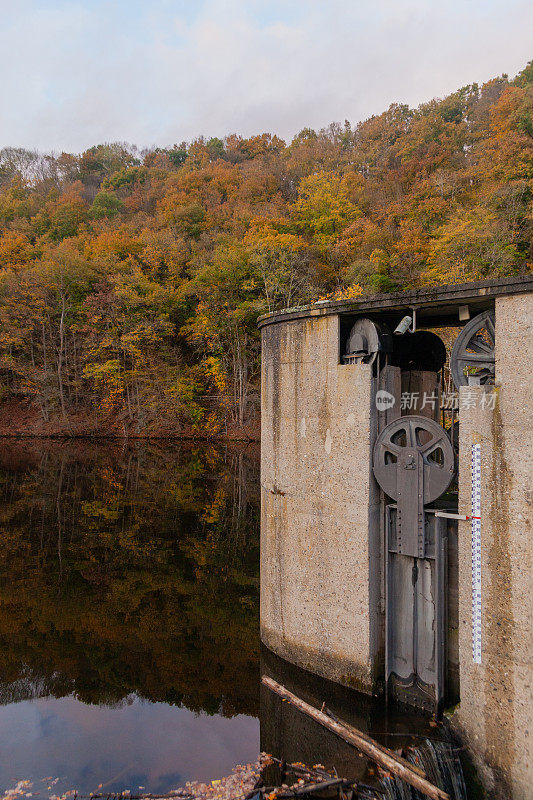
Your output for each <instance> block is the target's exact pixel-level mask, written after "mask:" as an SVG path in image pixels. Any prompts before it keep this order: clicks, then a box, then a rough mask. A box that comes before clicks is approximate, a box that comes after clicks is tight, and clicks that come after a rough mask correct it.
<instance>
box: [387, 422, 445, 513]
mask: <svg viewBox="0 0 533 800" xmlns="http://www.w3.org/2000/svg"><path fill="white" fill-rule="evenodd" d="M419 457H421V458H422V463H423V467H422V469H423V487H424V488H423V499H422V502H423V504H424V505H425V504H426V503H431V502H432V501H433V500H436V499H437V497H440V495H441V494H443V492H445V491H446V489H447V488H448V486H449V485H450V482H451V480H452V478H453V475H454V472H455V458H454V453H453V447H452V445H451V442H450V438H449V436H448V434H447V433H446V431H445V430H444V428H442V427H441V426H440V425H439V424H438V423H437V422H434V421H433V420H432V419H429V418H428V417H418V416H407V417H399V418H398V419H396V420H394V422H391V423H390V425H387V427H386V428H385V429H384V430H383V431H382V432H381V433H380V435H379V436H378V438H377V440H376V443H375V445H374V475H375V478H376V480H377V482H378V483H379V485H380V486H381V488H382V489H383V491H384V492H385V493H386V494H388V495H389V497H392V498H393V500H397V499H398V493H399V490H398V473H399V472H400V471H401V470H402V469H407V470H410V469H414V468H415V461H417V460H418V458H419ZM410 462H412V464H411V463H410ZM418 499H419V498H417V497H416V498H413V502H415V503H416V502H418Z"/></svg>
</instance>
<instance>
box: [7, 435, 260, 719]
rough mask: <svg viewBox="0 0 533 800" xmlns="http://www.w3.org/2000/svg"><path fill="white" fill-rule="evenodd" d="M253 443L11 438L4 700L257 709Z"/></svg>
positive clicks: (225, 710)
mask: <svg viewBox="0 0 533 800" xmlns="http://www.w3.org/2000/svg"><path fill="white" fill-rule="evenodd" d="M258 488H259V487H258V459H257V455H256V453H255V452H254V450H253V449H252V450H250V448H231V449H226V450H223V449H218V448H215V447H211V446H209V445H197V446H186V445H183V444H170V445H168V444H166V443H165V444H164V445H163V444H162V445H156V444H153V443H151V444H149V443H146V442H140V441H138V442H136V443H134V444H131V443H130V444H123V443H119V442H111V443H110V442H105V443H101V444H93V443H87V442H80V441H77V442H54V441H42V442H39V441H36V440H29V439H28V440H4V441H3V443H2V444H1V446H0V498H1V501H2V502H1V505H0V536H1V543H2V548H1V556H0V637H1V641H2V647H1V648H0V681H1V682H0V702H1V703H2V704H6V703H13V702H17V701H20V700H24V699H29V698H35V697H44V696H50V695H52V696H54V697H61V696H64V695H67V694H74V696H75V697H76V698H78V699H79V700H81V701H83V702H84V703H91V704H105V705H115V704H121V703H124V702H128V698H129V697H130V696H131V695H132V694H135V695H137V696H138V697H141V698H145V699H147V700H150V701H163V702H165V703H169V704H179V705H184V706H186V707H187V708H188V709H191V710H193V711H204V712H207V713H210V714H215V713H218V714H222V715H224V716H227V717H229V716H233V715H234V714H242V713H244V714H251V715H254V716H257V714H258V704H259V690H258V685H259V683H258V680H259V627H258V623H259V620H258V613H259V611H258V592H259V578H258V565H259V556H258V546H259V531H258V528H259V521H258V517H259V514H258V506H259V491H258Z"/></svg>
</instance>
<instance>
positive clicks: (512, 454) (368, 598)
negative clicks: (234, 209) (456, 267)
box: [259, 277, 533, 800]
mask: <svg viewBox="0 0 533 800" xmlns="http://www.w3.org/2000/svg"><path fill="white" fill-rule="evenodd" d="M259 326H260V328H261V337H262V376H261V420H262V433H261V638H262V641H263V643H264V644H265V645H266V647H267V648H268V649H270V650H271V651H273V652H274V653H275V654H276V655H277V656H281V657H282V658H284V659H286V660H287V661H289V662H291V663H294V664H296V665H298V666H299V667H302V668H304V669H306V670H308V671H310V672H311V673H314V674H316V675H320V676H321V677H324V678H327V679H330V680H333V681H336V682H337V683H340V684H344V685H346V686H350V687H353V688H356V689H358V690H359V691H360V692H363V693H366V694H372V695H381V696H383V698H384V701H385V699H387V698H393V699H395V700H397V701H399V702H401V703H404V704H407V705H409V706H414V707H417V708H419V709H421V710H422V711H424V712H428V713H431V714H434V715H437V716H442V715H446V717H448V718H449V720H450V724H451V726H452V728H454V729H455V730H456V732H457V733H458V735H459V736H460V737H461V739H462V740H463V742H464V743H465V744H466V745H467V747H468V749H469V751H470V753H471V754H472V756H473V758H474V761H475V764H476V766H477V768H478V774H479V776H480V777H481V779H482V781H483V783H484V786H485V788H486V790H487V791H488V796H490V797H494V798H507V797H508V798H512V799H513V800H530V799H531V797H532V789H531V787H532V786H533V762H532V753H531V733H532V731H533V719H532V703H531V696H532V692H531V684H532V677H533V675H532V648H531V643H532V636H531V634H532V618H533V615H532V611H533V605H532V591H533V589H532V580H531V553H532V532H531V516H532V511H533V486H532V483H531V479H532V476H533V444H532V441H533V437H532V431H533V397H532V391H531V390H532V382H531V372H532V364H533V344H532V343H533V278H532V277H515V278H504V279H500V280H491V281H482V282H477V283H470V284H457V285H450V286H441V287H436V288H429V289H421V290H416V291H410V292H403V293H396V294H382V295H374V296H371V297H368V298H361V299H356V300H354V299H351V300H341V301H321V302H319V303H315V304H314V305H311V306H308V307H302V308H295V309H287V310H284V311H279V312H274V313H271V314H268V315H266V316H263V317H262V318H260V320H259Z"/></svg>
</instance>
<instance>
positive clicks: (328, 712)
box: [323, 708, 427, 778]
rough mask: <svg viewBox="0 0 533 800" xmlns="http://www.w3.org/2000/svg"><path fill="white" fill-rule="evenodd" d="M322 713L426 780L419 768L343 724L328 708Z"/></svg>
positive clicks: (352, 727)
mask: <svg viewBox="0 0 533 800" xmlns="http://www.w3.org/2000/svg"><path fill="white" fill-rule="evenodd" d="M323 711H324V712H325V713H326V714H327V715H328V717H330V719H333V720H335V722H338V723H339V725H342V726H343V727H344V728H346V730H348V731H350V732H351V733H353V734H354V736H360V737H361V739H364V740H365V741H367V742H368V743H369V744H371V745H372V746H373V747H377V748H378V750H381V752H382V753H385V754H386V755H388V756H390V757H391V758H395V759H396V761H397V762H398V763H399V764H403V766H404V767H406V769H411V770H413V772H416V773H417V774H418V775H420V777H421V778H427V775H426V773H425V772H424V770H423V769H421V768H420V767H418V766H417V765H416V764H411V763H410V762H409V761H406V760H405V758H402V757H401V756H400V755H398V753H395V752H394V750H389V748H388V747H385V745H382V744H380V743H379V742H376V740H375V739H372V737H371V736H369V735H368V734H367V733H363V731H360V730H359V729H358V728H354V726H353V725H350V724H349V723H348V722H345V721H344V720H342V719H339V717H336V716H335V714H332V712H331V711H330V710H329V708H324V709H323Z"/></svg>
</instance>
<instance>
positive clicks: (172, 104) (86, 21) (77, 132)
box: [0, 0, 533, 151]
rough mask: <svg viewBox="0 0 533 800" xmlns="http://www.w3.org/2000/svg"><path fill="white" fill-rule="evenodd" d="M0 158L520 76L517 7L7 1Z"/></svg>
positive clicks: (482, 2) (495, 1)
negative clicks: (5, 151) (5, 152)
mask: <svg viewBox="0 0 533 800" xmlns="http://www.w3.org/2000/svg"><path fill="white" fill-rule="evenodd" d="M3 20H4V24H3V28H2V31H1V32H0V53H1V55H0V69H1V71H2V75H3V82H2V101H3V102H2V106H3V123H2V127H1V129H0V134H1V136H0V145H7V144H10V145H22V146H26V147H37V148H39V149H53V150H56V151H58V150H62V149H65V150H70V151H79V150H82V149H84V148H85V147H87V146H89V145H91V144H94V143H97V142H101V141H110V140H127V141H132V142H135V143H137V144H139V145H152V144H158V145H166V144H172V143H173V142H179V141H181V140H182V139H191V138H194V137H195V136H198V135H200V134H205V135H209V136H211V135H217V136H223V135H225V134H227V133H231V132H238V133H241V134H243V135H250V134H253V133H257V132H262V131H265V130H266V131H270V132H273V133H278V134H279V135H282V136H283V137H285V138H290V137H292V136H293V135H294V134H295V133H296V132H298V131H299V130H300V129H301V128H303V127H305V126H311V127H315V128H320V127H322V126H324V125H327V124H328V123H329V122H331V121H334V120H336V121H343V120H344V119H345V118H347V119H349V120H350V121H352V122H357V121H358V120H360V119H364V118H366V117H367V116H369V115H371V114H373V113H380V112H381V111H382V110H384V109H385V108H386V107H387V106H388V105H389V104H390V103H391V102H407V103H409V104H410V105H416V104H418V103H420V102H422V101H425V100H429V99H431V98H432V97H434V96H442V95H444V94H446V93H448V92H450V91H453V90H454V89H456V88H458V87H459V86H462V85H464V84H466V83H471V82H473V81H478V82H483V81H484V80H487V79H489V78H491V77H493V76H495V75H498V74H501V73H502V72H508V73H510V74H514V73H515V72H517V71H518V70H519V69H521V68H522V67H523V66H525V64H526V62H527V61H528V60H529V58H530V57H531V53H530V36H529V31H530V30H531V27H532V25H533V6H532V5H531V3H529V2H524V0H509V2H504V0H449V2H448V3H447V4H443V3H437V2H434V1H433V0H401V2H398V0H396V2H394V0H375V1H374V2H373V3H370V2H368V1H367V0H365V1H364V2H363V0H327V1H326V0H285V2H283V3H282V2H280V0H270V2H267V0H201V1H200V2H198V1H197V2H192V0H189V1H188V2H185V1H184V0H182V1H181V2H175V1H174V2H171V0H153V2H149V0H146V1H145V0H130V2H129V3H127V2H125V0H115V2H112V0H93V1H92V2H89V0H85V2H81V0H80V1H79V2H77V3H76V2H66V0H64V2H58V0H21V2H19V3H18V4H11V3H8V2H7V0H5V9H3Z"/></svg>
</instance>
